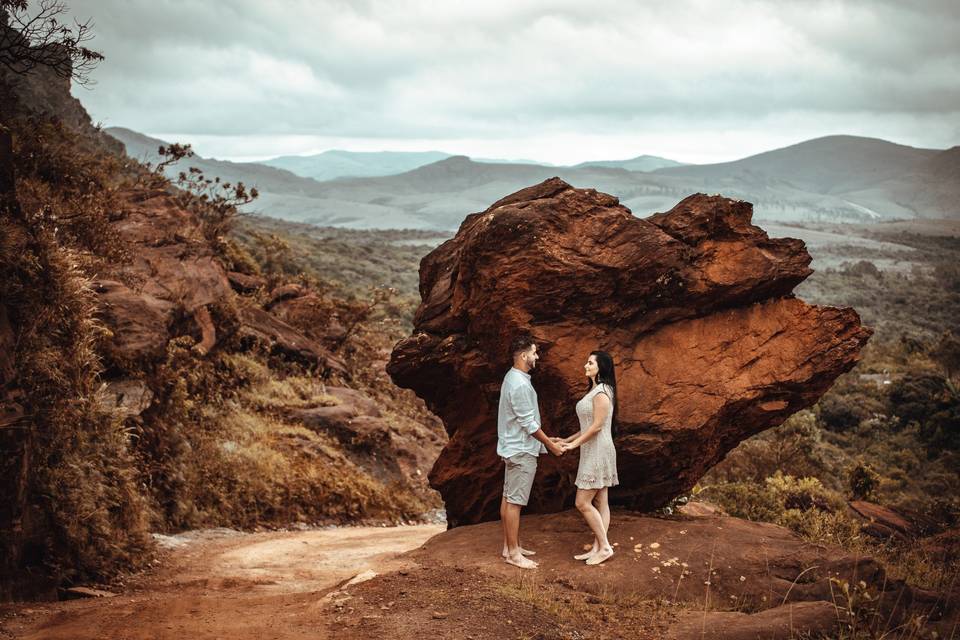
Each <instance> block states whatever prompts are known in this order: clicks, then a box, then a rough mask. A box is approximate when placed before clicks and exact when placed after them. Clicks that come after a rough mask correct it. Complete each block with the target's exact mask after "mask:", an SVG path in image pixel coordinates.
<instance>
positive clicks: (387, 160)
mask: <svg viewBox="0 0 960 640" xmlns="http://www.w3.org/2000/svg"><path fill="white" fill-rule="evenodd" d="M449 157H450V154H449V153H443V152H442V151H422V152H417V151H378V152H369V151H342V150H340V149H332V150H330V151H324V152H323V153H318V154H316V155H312V156H280V157H279V158H271V159H270V160H264V161H262V164H265V165H267V166H270V167H277V168H278V169H286V170H287V171H290V172H291V173H295V174H297V175H298V176H302V177H304V178H313V179H314V180H321V181H322V180H335V179H337V178H369V177H374V176H389V175H392V174H395V173H403V172H404V171H410V170H412V169H416V168H417V167H422V166H423V165H425V164H430V163H432V162H437V161H439V160H443V159H444V158H449Z"/></svg>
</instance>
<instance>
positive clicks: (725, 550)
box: [408, 509, 960, 640]
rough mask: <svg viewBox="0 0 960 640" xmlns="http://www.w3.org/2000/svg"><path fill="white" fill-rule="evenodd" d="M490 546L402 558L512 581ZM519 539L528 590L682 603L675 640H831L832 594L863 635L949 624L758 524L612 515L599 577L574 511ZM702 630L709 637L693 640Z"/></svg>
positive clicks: (867, 569)
mask: <svg viewBox="0 0 960 640" xmlns="http://www.w3.org/2000/svg"><path fill="white" fill-rule="evenodd" d="M500 535H501V534H500V529H499V523H496V522H488V523H482V524H478V525H471V526H464V527H457V528H456V529H452V530H449V531H446V532H444V533H442V534H440V535H438V536H434V537H433V538H431V539H430V540H429V541H427V543H426V544H425V545H424V546H423V547H421V548H420V549H418V550H416V551H413V552H411V553H410V554H408V556H409V557H411V558H413V559H415V560H416V561H418V562H420V563H422V564H424V565H428V566H431V565H439V564H442V565H446V566H452V567H455V568H457V569H459V570H463V571H465V572H468V573H471V574H473V573H484V574H488V575H492V576H494V577H495V579H497V580H502V581H504V582H508V581H510V580H517V579H518V578H517V569H516V568H514V567H511V566H510V565H508V564H506V563H504V562H503V561H502V560H501V559H500V557H499V555H498V554H497V553H496V552H497V550H498V549H497V547H496V546H495V544H496V543H497V542H499V540H500V537H499V536H500ZM523 539H524V546H526V547H529V548H530V549H533V550H535V551H536V552H537V555H536V559H537V560H538V561H539V562H540V569H538V570H537V571H531V572H529V573H530V574H531V575H530V577H529V578H527V579H529V580H531V581H534V582H533V584H534V585H535V584H536V581H537V580H543V581H547V580H552V581H557V582H560V583H561V584H563V585H564V586H567V587H568V588H570V589H572V590H576V591H585V592H588V593H596V594H603V595H604V596H606V597H607V598H611V597H612V598H618V597H619V598H622V599H623V600H622V601H625V602H630V601H636V600H647V601H650V600H657V599H662V600H667V601H670V602H677V603H685V604H686V605H687V606H688V607H689V614H688V615H684V616H681V617H680V619H678V620H677V621H676V624H675V625H671V629H670V631H669V632H668V633H667V634H665V635H666V637H670V638H676V639H677V640H679V639H681V638H701V637H706V638H718V639H719V638H725V639H727V640H730V639H733V638H738V639H739V638H744V639H745V638H791V637H819V636H818V635H817V634H820V633H826V634H828V636H827V637H837V636H836V635H829V634H830V632H831V630H832V629H833V625H834V624H836V623H837V621H838V617H837V615H836V613H835V612H836V610H835V608H834V607H835V606H839V607H841V610H840V614H841V617H840V618H839V620H840V622H841V623H842V622H847V621H848V620H849V618H848V617H845V616H848V615H849V614H848V613H847V612H846V610H845V609H844V608H845V606H846V605H847V602H846V601H845V596H843V595H842V588H843V583H847V584H848V585H850V587H851V589H852V590H853V592H856V591H857V589H859V590H860V592H861V593H867V594H869V596H870V600H869V603H870V605H869V606H870V607H872V608H874V610H875V611H877V612H878V613H879V616H878V618H877V620H876V621H875V622H874V624H876V625H878V626H879V628H880V629H881V630H884V629H888V628H889V629H894V628H897V627H898V626H899V625H900V624H902V623H903V622H905V621H906V620H909V619H910V618H911V617H913V616H916V615H923V616H925V620H926V622H927V624H928V625H929V626H928V629H929V630H937V631H938V633H941V635H944V631H946V632H949V630H950V629H952V628H953V625H954V624H956V622H957V616H958V613H960V612H958V609H957V599H956V598H955V597H953V596H950V595H946V594H943V593H939V594H938V593H934V592H931V591H927V590H924V589H920V588H917V587H914V586H912V585H910V584H907V583H906V582H904V581H902V580H897V579H894V578H892V577H891V576H890V575H888V574H887V572H886V570H885V568H884V567H883V565H881V564H880V563H879V562H877V561H876V560H875V559H873V558H870V557H867V556H863V555H859V554H850V553H847V552H845V551H844V550H842V549H840V548H839V547H836V546H833V545H823V544H811V543H810V542H808V541H806V540H803V539H802V538H800V537H799V536H797V535H796V534H794V533H792V532H791V531H789V530H788V529H786V528H784V527H781V526H778V525H775V524H770V523H766V522H749V521H747V520H742V519H740V518H733V517H723V516H705V517H689V516H683V515H680V516H673V517H670V518H665V517H650V516H640V515H637V514H634V513H629V512H625V511H617V510H614V511H613V513H612V516H611V521H610V542H611V544H614V545H616V546H615V547H614V548H615V549H616V552H615V553H614V556H613V557H612V558H611V559H610V560H608V561H607V562H605V563H604V564H603V565H602V566H603V569H601V570H597V567H590V566H587V565H585V564H583V563H581V562H576V561H575V560H573V559H572V557H571V556H572V555H573V554H574V553H578V552H580V550H581V549H582V548H583V546H584V545H585V544H588V543H589V541H590V533H589V530H588V529H587V527H586V525H585V524H584V522H583V518H582V516H581V515H580V514H579V513H578V512H577V511H576V510H575V509H571V510H568V511H565V512H563V513H555V514H541V515H535V516H525V517H524V521H523ZM525 578H526V576H525ZM861 581H862V585H861V584H860V583H861ZM535 588H536V587H534V589H535ZM631 599H636V600H631ZM785 605H793V606H785ZM858 606H863V605H862V603H861V604H860V605H858ZM748 612H749V613H750V614H751V615H747V613H748ZM704 620H706V624H707V626H708V631H709V633H705V634H704V635H701V633H703V626H702V624H703V622H704ZM791 621H792V622H793V632H794V635H793V636H791V635H790V632H789V630H790V624H791ZM718 626H719V627H723V630H720V629H719V628H718ZM751 634H752V635H751ZM878 635H879V634H878ZM944 637H945V636H944Z"/></svg>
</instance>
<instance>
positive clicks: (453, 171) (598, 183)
mask: <svg viewBox="0 0 960 640" xmlns="http://www.w3.org/2000/svg"><path fill="white" fill-rule="evenodd" d="M106 131H107V133H109V134H110V135H112V136H114V137H116V138H117V139H119V140H120V141H121V142H123V143H124V144H125V145H126V147H127V150H128V154H130V155H132V156H133V157H137V158H139V159H146V160H151V161H155V159H156V147H157V146H158V145H160V144H163V142H162V141H160V140H157V139H154V138H150V137H148V136H144V135H142V134H137V133H136V132H133V131H130V130H128V129H118V128H111V129H107V130H106ZM321 155H322V154H321ZM373 155H374V156H376V155H377V154H373ZM414 155H415V154H414ZM355 156H356V157H359V158H361V159H363V158H367V157H366V156H363V154H355ZM398 157H404V158H405V160H404V161H408V160H409V161H413V156H410V157H405V156H402V154H401V156H398ZM644 158H646V160H644ZM650 158H653V157H652V156H640V157H638V158H634V159H633V160H629V161H610V162H588V163H583V164H580V165H576V166H573V167H556V166H544V165H538V164H533V163H522V162H512V163H508V162H490V161H476V160H472V159H470V158H467V157H466V156H448V157H445V158H443V159H441V160H438V161H436V162H432V163H428V164H425V165H422V166H418V167H416V168H413V169H411V170H409V171H403V172H400V173H396V174H393V175H378V176H367V177H351V178H338V179H336V180H327V181H322V182H321V181H317V180H314V179H311V178H305V177H302V176H297V175H294V173H292V172H290V171H286V170H284V169H279V168H277V167H272V166H267V165H264V164H258V163H250V162H246V163H235V162H227V161H221V160H210V159H205V158H192V159H190V160H189V161H188V163H187V166H198V167H199V168H201V169H203V170H204V171H205V172H206V173H207V174H208V175H211V176H212V175H219V176H221V177H222V178H223V179H225V180H230V181H236V180H243V181H244V183H246V184H248V185H251V186H256V187H257V188H258V189H259V190H260V192H261V197H260V199H259V200H257V201H256V202H255V203H253V204H252V205H250V206H249V209H250V210H252V211H256V212H259V213H262V214H264V215H269V216H273V217H277V218H282V219H285V220H292V221H296V222H309V223H313V224H320V225H330V226H340V227H350V228H361V229H362V228H379V229H388V228H411V229H447V230H449V229H455V228H457V227H458V226H459V224H460V222H461V221H462V220H463V218H464V217H465V216H466V215H467V214H469V213H473V212H475V211H482V210H484V209H485V208H486V207H487V206H489V205H490V203H492V202H495V201H496V200H498V199H499V198H501V197H502V196H503V195H505V194H508V193H512V192H514V191H516V190H518V189H521V188H523V187H526V186H529V185H531V184H534V183H537V182H540V181H542V180H545V179H547V178H549V177H552V176H559V177H560V178H563V179H564V180H566V181H567V182H569V183H570V184H572V185H574V186H576V187H589V188H595V189H598V190H600V191H605V192H607V193H610V194H613V195H615V196H617V197H618V198H620V200H621V202H623V203H624V204H625V205H626V206H627V207H629V208H630V209H631V210H632V211H633V212H634V213H635V214H636V215H637V216H640V217H643V216H646V215H649V214H650V213H653V212H656V211H665V210H667V209H669V208H670V207H672V206H673V205H674V204H676V203H677V202H678V201H679V200H680V199H682V198H683V197H685V196H687V195H689V194H691V193H695V192H705V193H722V194H724V195H726V196H729V197H734V198H740V199H743V200H748V201H750V202H752V203H753V204H754V211H755V217H756V218H757V219H758V220H768V221H777V222H789V221H807V222H811V221H813V222H875V221H881V220H891V219H903V218H954V219H956V218H960V180H957V176H958V175H960V148H957V147H954V148H953V149H948V150H937V149H917V148H913V147H908V146H904V145H899V144H894V143H892V142H887V141H885V140H878V139H874V138H860V137H855V136H829V137H826V138H818V139H815V140H809V141H806V142H802V143H800V144H796V145H792V146H789V147H785V148H783V149H776V150H773V151H768V152H765V153H761V154H757V155H754V156H749V157H747V158H743V159H741V160H737V161H734V162H725V163H718V164H709V165H677V164H676V163H675V165H676V166H667V167H662V166H661V167H659V168H656V169H654V170H652V171H637V170H631V169H629V167H630V166H637V165H636V163H634V161H637V162H638V163H642V162H648V161H650V162H659V161H664V162H671V161H668V160H665V159H662V158H660V159H655V160H650ZM367 159H368V160H371V159H370V158H367ZM420 159H423V158H422V157H421V158H420ZM373 160H375V158H374V159H372V160H371V162H372V161H373ZM631 163H634V164H631ZM619 165H625V166H619ZM378 166H381V167H382V166H385V165H378ZM179 170H181V169H180V168H178V169H174V170H173V173H176V171H179Z"/></svg>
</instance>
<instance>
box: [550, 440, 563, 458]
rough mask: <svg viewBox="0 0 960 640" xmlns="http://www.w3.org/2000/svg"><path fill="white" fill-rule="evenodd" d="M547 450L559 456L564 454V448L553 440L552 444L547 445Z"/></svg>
mask: <svg viewBox="0 0 960 640" xmlns="http://www.w3.org/2000/svg"><path fill="white" fill-rule="evenodd" d="M546 446H547V450H548V451H549V452H550V453H552V454H553V455H555V456H557V457H558V458H559V457H560V456H562V455H563V449H562V448H561V447H560V445H558V444H557V443H556V442H554V441H553V440H551V441H550V444H548V445H546Z"/></svg>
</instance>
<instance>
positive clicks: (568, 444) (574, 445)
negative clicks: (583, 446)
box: [560, 442, 580, 451]
mask: <svg viewBox="0 0 960 640" xmlns="http://www.w3.org/2000/svg"><path fill="white" fill-rule="evenodd" d="M579 446H580V445H579V444H577V443H576V442H564V443H563V444H561V445H560V449H562V450H563V451H573V450H574V449H576V448H577V447H579Z"/></svg>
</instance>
